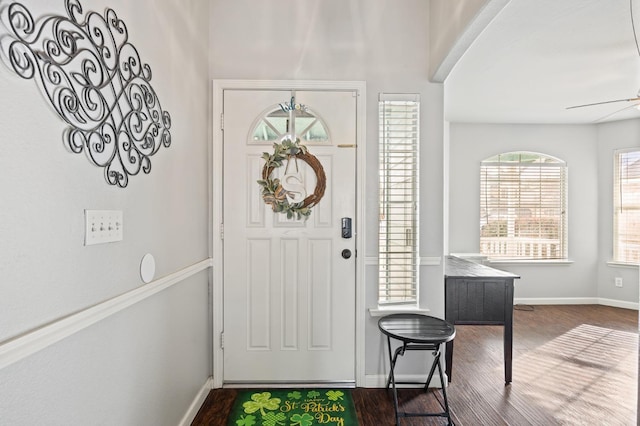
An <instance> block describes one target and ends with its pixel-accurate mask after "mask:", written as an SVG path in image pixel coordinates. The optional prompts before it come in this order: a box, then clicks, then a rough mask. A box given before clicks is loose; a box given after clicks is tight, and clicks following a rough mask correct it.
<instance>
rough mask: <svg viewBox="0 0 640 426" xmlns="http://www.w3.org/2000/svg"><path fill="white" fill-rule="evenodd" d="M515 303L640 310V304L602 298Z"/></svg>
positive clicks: (520, 301)
mask: <svg viewBox="0 0 640 426" xmlns="http://www.w3.org/2000/svg"><path fill="white" fill-rule="evenodd" d="M513 303H514V304H515V305H605V306H613V307H615V308H624V309H634V310H636V311H637V310H639V308H640V303H633V302H627V301H624V300H614V299H605V298H602V297H518V298H515V299H514V300H513Z"/></svg>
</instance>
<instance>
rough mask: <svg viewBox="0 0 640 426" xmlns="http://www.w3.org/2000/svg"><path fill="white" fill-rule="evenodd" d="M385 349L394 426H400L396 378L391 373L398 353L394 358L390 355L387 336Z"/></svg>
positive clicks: (389, 341) (389, 339)
mask: <svg viewBox="0 0 640 426" xmlns="http://www.w3.org/2000/svg"><path fill="white" fill-rule="evenodd" d="M387 348H388V349H389V379H388V380H387V389H389V383H391V387H392V390H393V409H394V410H395V414H396V426H400V416H399V415H398V391H397V390H396V377H395V374H394V372H393V370H394V368H395V366H396V360H397V359H398V352H399V351H396V353H395V356H392V355H391V338H390V337H389V336H387Z"/></svg>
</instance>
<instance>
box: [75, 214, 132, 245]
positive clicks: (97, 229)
mask: <svg viewBox="0 0 640 426" xmlns="http://www.w3.org/2000/svg"><path fill="white" fill-rule="evenodd" d="M122 219H123V215H122V210H85V211H84V222H85V232H84V245H85V246H90V245H93V244H103V243H112V242H114V241H122V238H123V235H124V232H123V230H124V226H123V221H122Z"/></svg>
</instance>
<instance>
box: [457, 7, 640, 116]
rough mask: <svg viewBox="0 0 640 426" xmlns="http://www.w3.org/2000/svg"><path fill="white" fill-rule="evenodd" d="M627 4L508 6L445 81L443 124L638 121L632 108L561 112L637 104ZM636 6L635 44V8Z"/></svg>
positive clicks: (637, 74) (639, 59)
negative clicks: (601, 103)
mask: <svg viewBox="0 0 640 426" xmlns="http://www.w3.org/2000/svg"><path fill="white" fill-rule="evenodd" d="M629 1H630V0H511V1H510V2H509V3H508V4H507V5H506V6H505V7H504V9H502V11H501V12H500V13H499V14H498V15H497V16H496V18H495V19H494V20H493V21H492V22H491V23H490V24H489V25H488V26H487V28H486V29H485V30H484V31H483V32H482V33H481V34H480V36H479V37H478V38H477V39H476V41H474V43H473V44H472V45H471V47H470V48H469V49H468V50H467V52H466V53H465V54H464V55H463V56H462V58H461V59H460V60H459V61H458V63H457V64H456V65H455V67H454V68H453V70H452V71H451V73H450V74H449V76H448V77H447V79H446V80H445V117H446V119H447V120H448V121H451V122H480V123H594V122H604V121H612V120H622V119H628V118H640V111H639V110H637V109H636V108H634V107H633V106H632V103H630V102H621V103H613V104H608V105H600V106H593V107H586V108H579V109H572V110H567V109H566V107H568V106H572V105H580V104H588V103H593V102H601V101H608V100H612V99H625V98H634V97H636V96H637V93H638V90H639V89H640V56H639V55H638V51H637V50H636V45H635V42H634V37H633V30H632V26H631V15H630V5H629ZM633 1H634V3H633V15H634V18H635V19H634V21H635V25H636V32H637V34H638V36H639V37H640V1H639V0H633ZM637 103H640V102H637ZM623 108H626V109H625V110H624V111H621V112H618V113H615V112H616V111H619V110H621V109H623ZM611 114H612V115H611Z"/></svg>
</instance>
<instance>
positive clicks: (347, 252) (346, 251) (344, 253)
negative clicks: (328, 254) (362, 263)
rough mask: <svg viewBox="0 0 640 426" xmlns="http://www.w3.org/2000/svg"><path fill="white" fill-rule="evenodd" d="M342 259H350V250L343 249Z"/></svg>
mask: <svg viewBox="0 0 640 426" xmlns="http://www.w3.org/2000/svg"><path fill="white" fill-rule="evenodd" d="M342 257H343V258H345V259H348V258H350V257H351V250H349V249H344V250H342Z"/></svg>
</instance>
